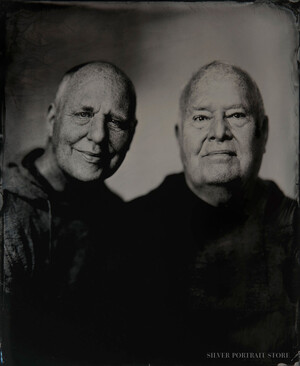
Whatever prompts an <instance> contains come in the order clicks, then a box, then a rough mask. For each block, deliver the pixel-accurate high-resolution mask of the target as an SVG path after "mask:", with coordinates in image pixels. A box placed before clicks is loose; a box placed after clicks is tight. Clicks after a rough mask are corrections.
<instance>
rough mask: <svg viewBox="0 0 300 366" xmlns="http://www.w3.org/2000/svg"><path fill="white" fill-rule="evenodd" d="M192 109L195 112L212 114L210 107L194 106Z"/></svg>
mask: <svg viewBox="0 0 300 366" xmlns="http://www.w3.org/2000/svg"><path fill="white" fill-rule="evenodd" d="M192 109H193V110H194V111H208V112H210V108H208V107H199V106H192Z"/></svg>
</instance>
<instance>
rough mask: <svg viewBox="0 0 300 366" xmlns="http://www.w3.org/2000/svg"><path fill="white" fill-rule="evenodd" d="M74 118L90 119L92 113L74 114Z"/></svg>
mask: <svg viewBox="0 0 300 366" xmlns="http://www.w3.org/2000/svg"><path fill="white" fill-rule="evenodd" d="M76 116H78V117H81V118H92V117H93V113H92V112H79V113H76Z"/></svg>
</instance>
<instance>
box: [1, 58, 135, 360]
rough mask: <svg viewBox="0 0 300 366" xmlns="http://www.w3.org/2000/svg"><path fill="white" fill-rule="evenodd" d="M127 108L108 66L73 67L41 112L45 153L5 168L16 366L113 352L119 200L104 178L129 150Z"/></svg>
mask: <svg viewBox="0 0 300 366" xmlns="http://www.w3.org/2000/svg"><path fill="white" fill-rule="evenodd" d="M135 108H136V96H135V90H134V87H133V84H132V82H131V81H130V80H129V78H128V77H127V76H126V75H125V74H124V73H123V72H122V71H121V70H120V69H118V68H117V67H116V66H114V65H112V64H110V63H107V62H91V63H86V64H83V65H79V66H76V67H74V68H72V69H71V70H69V71H68V72H67V73H66V74H65V75H64V77H63V79H62V81H61V83H60V85H59V87H58V91H57V94H56V97H55V100H54V102H53V103H52V104H51V105H50V107H49V109H48V114H47V130H48V137H49V139H48V144H47V146H46V148H45V150H43V149H37V150H34V151H32V152H30V153H29V154H27V155H26V156H25V157H24V156H23V157H22V158H21V159H20V160H18V161H16V162H13V163H10V164H9V165H8V169H7V172H6V175H5V181H4V200H5V201H4V202H5V203H4V246H5V253H4V255H5V273H4V275H5V283H4V286H5V291H6V293H7V294H9V296H7V298H8V299H9V301H10V302H11V304H12V305H11V310H12V311H11V314H12V315H11V324H9V329H11V337H12V339H11V345H12V347H15V344H20V345H21V347H20V348H19V349H18V352H17V351H14V352H13V356H12V359H13V358H14V357H15V358H16V360H17V361H16V362H21V363H20V364H23V363H24V364H26V365H27V364H30V365H34V360H36V362H37V363H38V364H43V362H44V364H46V362H47V359H43V357H44V356H45V355H46V356H45V357H46V358H47V357H48V358H49V357H52V358H51V360H56V358H55V357H59V355H60V354H63V353H64V352H65V354H66V355H67V356H66V357H69V356H70V355H71V354H73V356H74V358H75V359H76V362H79V359H80V356H79V355H80V354H81V357H82V358H83V360H84V362H87V358H86V357H87V356H86V354H90V355H91V357H92V354H93V352H95V354H96V352H97V353H98V356H99V355H101V356H100V357H102V360H103V359H105V357H106V355H109V354H110V352H111V354H115V355H116V354H117V352H115V351H114V350H115V349H118V341H117V340H116V339H120V338H121V336H122V334H118V335H117V336H116V338H114V336H113V335H112V334H114V329H115V328H116V327H117V326H118V325H117V322H118V320H117V317H118V316H120V317H121V315H120V313H121V312H122V303H121V302H122V300H121V299H122V298H124V296H121V294H120V291H121V290H122V285H121V283H120V277H121V267H122V263H121V262H122V246H121V245H120V244H121V243H119V241H118V239H117V238H116V237H115V234H116V232H117V231H118V228H119V226H120V223H121V222H122V220H123V217H122V201H121V199H120V198H119V197H118V196H116V195H115V194H114V193H112V192H111V191H110V190H109V189H108V188H107V187H106V186H105V184H104V180H105V179H106V178H108V177H110V176H111V175H112V174H114V172H115V171H116V170H117V169H118V168H119V166H120V165H121V163H122V161H123V160H124V158H125V155H126V153H127V151H128V149H129V147H130V143H131V141H132V138H133V135H134V131H135V126H136V123H137V121H136V118H135ZM118 306H119V308H118V309H117V307H118ZM40 314H41V315H40ZM112 314H113V315H112ZM62 324H64V327H63V326H62ZM99 329H100V331H99ZM20 330H22V332H21V331H20ZM120 332H121V331H120ZM116 333H117V331H116ZM9 337H10V336H9ZM9 337H8V341H9V340H10V338H9ZM110 337H111V339H110ZM32 339H34V341H33V340H32ZM95 339H98V341H97V342H96V341H95ZM40 341H41V344H39V342H40ZM84 342H86V345H89V346H90V345H91V348H93V347H92V346H93V342H94V343H95V346H94V350H91V349H89V347H87V348H85V347H84V345H83V344H84ZM46 344H47V347H48V350H47V351H45V349H46V348H45V347H46V346H45V345H46ZM32 347H34V348H32ZM74 347H75V348H76V347H77V352H76V353H74ZM109 347H111V349H110V348H109ZM18 354H20V355H18ZM29 354H30V355H29ZM28 355H29V356H28ZM27 356H28V357H29V358H28V359H27ZM98 356H96V355H95V357H96V359H97V357H98ZM107 357H108V358H109V356H107ZM109 359H110V358H109ZM42 360H43V361H42ZM18 364H19V363H18Z"/></svg>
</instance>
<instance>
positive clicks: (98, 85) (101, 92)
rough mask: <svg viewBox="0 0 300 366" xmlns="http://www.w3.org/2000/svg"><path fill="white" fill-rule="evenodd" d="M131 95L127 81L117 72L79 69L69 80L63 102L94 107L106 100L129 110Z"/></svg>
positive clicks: (114, 105) (117, 106) (68, 104)
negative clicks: (81, 71) (82, 71)
mask: <svg viewBox="0 0 300 366" xmlns="http://www.w3.org/2000/svg"><path fill="white" fill-rule="evenodd" d="M131 97H132V95H131V94H130V89H129V86H128V83H127V81H126V80H124V79H123V78H122V77H121V76H119V75H117V74H116V73H113V72H107V71H102V72H89V73H86V72H84V73H80V71H79V72H77V73H76V74H74V75H73V76H72V77H71V79H70V80H69V81H68V84H67V86H66V88H65V92H64V95H63V101H62V102H63V104H64V105H65V106H72V105H74V104H76V105H79V104H80V105H83V106H89V105H90V106H91V107H94V108H97V107H98V106H99V104H100V103H104V102H105V103H110V104H112V106H113V107H115V108H122V109H123V110H125V112H127V111H128V110H129V109H130V103H131Z"/></svg>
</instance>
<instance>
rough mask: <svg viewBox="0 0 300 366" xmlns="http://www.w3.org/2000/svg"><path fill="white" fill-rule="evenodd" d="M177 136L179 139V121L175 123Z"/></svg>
mask: <svg viewBox="0 0 300 366" xmlns="http://www.w3.org/2000/svg"><path fill="white" fill-rule="evenodd" d="M175 136H176V139H177V141H179V126H178V124H177V123H176V125H175Z"/></svg>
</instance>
